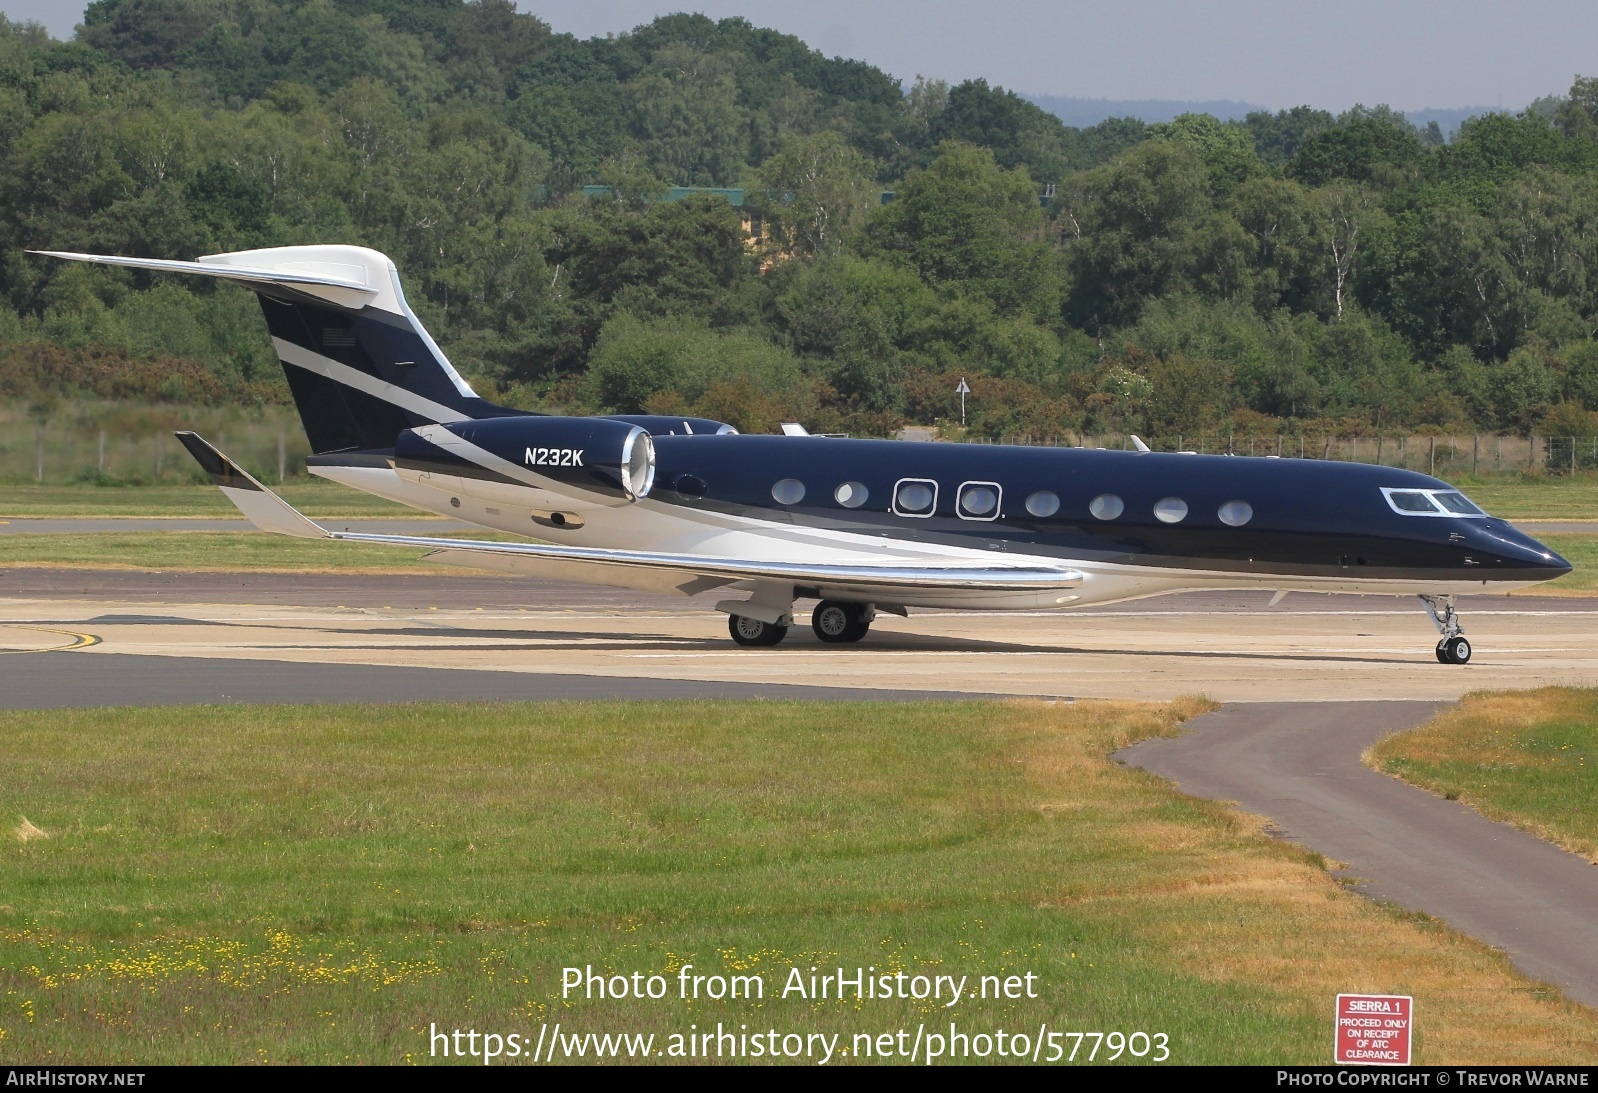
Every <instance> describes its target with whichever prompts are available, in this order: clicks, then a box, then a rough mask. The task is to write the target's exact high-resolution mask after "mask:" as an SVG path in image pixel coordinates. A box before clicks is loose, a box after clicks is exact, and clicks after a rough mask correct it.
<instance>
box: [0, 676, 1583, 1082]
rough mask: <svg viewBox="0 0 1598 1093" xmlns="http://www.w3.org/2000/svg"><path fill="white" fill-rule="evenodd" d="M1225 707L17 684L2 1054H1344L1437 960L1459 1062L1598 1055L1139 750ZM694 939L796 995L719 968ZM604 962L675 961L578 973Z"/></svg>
mask: <svg viewBox="0 0 1598 1093" xmlns="http://www.w3.org/2000/svg"><path fill="white" fill-rule="evenodd" d="M1203 708H1204V705H1203V703H1201V702H1196V701H1190V702H1187V703H1183V704H1177V705H1175V706H1171V705H1167V706H1155V705H1146V704H1145V705H1134V704H1110V703H1080V704H1076V705H1052V704H1041V703H1020V702H1017V703H1005V704H979V703H950V704H920V705H878V704H800V703H677V704H671V703H653V704H533V705H453V706H451V705H437V706H391V707H370V706H367V707H362V706H335V707H276V708H273V707H221V708H216V707H212V708H183V709H141V710H79V711H48V712H43V711H37V712H36V711H29V712H11V713H8V714H7V717H6V729H5V734H6V743H5V748H6V776H5V778H4V779H0V816H4V817H5V818H6V819H5V822H6V828H7V830H8V831H9V830H10V829H11V828H13V827H14V828H15V833H14V834H12V835H8V837H7V838H6V839H5V840H4V842H3V843H0V900H3V903H0V1062H6V1063H20V1062H29V1063H39V1062H78V1063H89V1062H94V1063H111V1062H139V1063H161V1062H211V1063H237V1062H255V1061H264V1062H343V1061H350V1062H376V1063H398V1062H429V1061H433V1060H432V1056H431V1055H430V1046H429V1045H430V1043H431V1041H430V1038H429V1031H430V1029H431V1028H432V1027H433V1026H434V1025H437V1026H440V1027H442V1028H444V1029H446V1030H454V1029H456V1028H460V1029H472V1030H476V1031H478V1032H479V1033H482V1032H494V1033H496V1034H499V1035H502V1036H505V1035H508V1034H512V1033H514V1034H517V1035H519V1036H527V1037H530V1038H532V1039H534V1040H536V1038H537V1037H538V1035H539V1033H540V1029H541V1028H542V1029H544V1030H545V1031H546V1032H548V1031H550V1029H551V1026H553V1025H554V1024H555V1023H557V1022H558V1023H559V1024H560V1025H561V1029H562V1035H563V1036H570V1035H574V1034H577V1035H581V1034H586V1033H590V1032H593V1033H634V1034H644V1035H648V1034H654V1035H655V1036H656V1038H657V1039H656V1041H655V1049H656V1050H662V1051H669V1050H670V1049H671V1048H672V1045H673V1041H672V1040H671V1039H670V1037H671V1036H672V1035H673V1034H677V1035H678V1036H681V1034H683V1033H687V1032H691V1031H698V1032H703V1031H705V1030H707V1029H709V1030H712V1031H713V1030H714V1029H715V1027H716V1025H717V1024H718V1023H720V1024H721V1025H723V1026H728V1027H730V1028H731V1029H733V1030H743V1027H744V1026H747V1031H749V1032H760V1033H764V1032H766V1031H767V1030H773V1029H774V1030H776V1032H777V1034H778V1036H779V1037H781V1036H785V1035H788V1034H804V1035H809V1034H823V1035H827V1036H831V1035H838V1036H840V1037H841V1039H839V1040H838V1041H836V1043H835V1047H836V1048H839V1049H842V1050H843V1051H853V1049H855V1048H856V1047H857V1046H858V1045H857V1042H856V1041H855V1040H854V1036H855V1035H856V1034H870V1036H872V1037H876V1036H880V1035H884V1034H889V1033H896V1032H897V1031H898V1030H901V1029H903V1030H906V1039H905V1041H904V1043H905V1045H906V1046H907V1048H908V1046H909V1045H910V1043H911V1040H912V1039H913V1037H914V1036H915V1035H916V1030H917V1029H918V1028H924V1029H925V1030H926V1031H938V1032H940V1034H941V1033H942V1032H943V1031H945V1030H947V1029H948V1026H949V1024H950V1023H951V1022H952V1023H953V1024H955V1025H956V1026H958V1029H959V1030H961V1031H963V1032H965V1033H967V1034H972V1033H985V1034H988V1035H989V1036H991V1035H992V1034H994V1033H995V1032H996V1031H997V1030H999V1029H1001V1028H1002V1029H1004V1030H1005V1031H1006V1033H1007V1034H1013V1033H1015V1032H1018V1031H1025V1032H1027V1034H1028V1035H1029V1036H1034V1035H1035V1032H1033V1030H1037V1029H1039V1027H1040V1026H1046V1027H1047V1028H1048V1029H1052V1030H1057V1031H1061V1032H1073V1031H1085V1032H1089V1033H1092V1032H1101V1033H1110V1032H1119V1033H1122V1034H1129V1033H1133V1032H1144V1033H1149V1034H1154V1033H1163V1034H1164V1035H1165V1036H1166V1037H1167V1038H1168V1041H1167V1042H1168V1046H1169V1050H1170V1056H1171V1058H1170V1061H1172V1062H1176V1063H1203V1062H1239V1063H1280V1062H1302V1063H1323V1062H1326V1061H1328V1058H1327V1057H1328V1055H1329V1051H1330V1038H1331V1037H1330V1032H1331V1024H1330V1020H1331V1012H1332V1005H1333V996H1334V994H1336V993H1337V992H1338V991H1349V990H1353V991H1383V992H1387V991H1391V992H1396V993H1404V994H1413V995H1415V996H1416V1004H1417V1012H1418V1014H1419V1020H1418V1037H1417V1052H1418V1059H1419V1061H1421V1062H1428V1063H1441V1062H1465V1061H1474V1062H1494V1061H1512V1060H1519V1061H1536V1062H1543V1063H1553V1062H1588V1063H1591V1062H1593V1061H1598V1016H1595V1015H1594V1014H1593V1013H1592V1012H1591V1011H1589V1010H1586V1009H1583V1008H1581V1007H1577V1006H1574V1005H1572V1004H1570V1003H1567V1002H1565V1001H1563V1000H1562V999H1560V998H1559V997H1558V996H1556V995H1555V994H1553V993H1552V992H1550V991H1546V990H1539V989H1536V988H1533V987H1531V985H1530V984H1528V983H1527V982H1526V981H1525V980H1524V979H1522V978H1520V977H1519V976H1518V975H1516V974H1515V973H1514V972H1513V971H1512V970H1511V969H1510V967H1509V965H1508V964H1507V962H1506V961H1505V960H1504V959H1503V957H1502V955H1501V954H1497V953H1494V952H1493V951H1491V950H1489V949H1488V948H1486V947H1485V946H1482V945H1479V944H1477V943H1475V942H1472V941H1470V940H1468V939H1464V938H1461V937H1459V936H1458V935H1455V934H1453V933H1452V932H1450V931H1448V930H1447V929H1445V928H1443V927H1441V926H1440V925H1439V924H1437V923H1435V922H1433V921H1431V920H1427V919H1425V918H1424V917H1415V916H1407V915H1402V914H1399V913H1396V912H1393V911H1390V910H1387V909H1384V908H1382V907H1380V906H1377V905H1375V904H1372V903H1370V902H1368V901H1366V900H1364V899H1363V898H1361V897H1359V896H1356V895H1353V894H1351V893H1349V892H1347V891H1346V890H1345V889H1344V888H1342V887H1341V886H1340V885H1339V884H1338V883H1337V882H1336V881H1335V880H1334V879H1333V878H1332V877H1331V876H1330V875H1329V874H1328V873H1327V872H1326V871H1325V869H1324V866H1323V864H1322V863H1320V862H1319V860H1318V859H1316V858H1314V857H1313V856H1312V855H1308V854H1306V853H1304V852H1303V851H1301V850H1299V849H1296V848H1294V847H1293V846H1291V845H1289V844H1286V843H1283V842H1281V841H1279V840H1274V839H1270V838H1267V837H1265V836H1264V835H1263V834H1262V833H1261V832H1260V830H1259V829H1258V827H1257V821H1255V820H1252V819H1250V818H1247V817H1243V816H1241V815H1239V814H1237V813H1234V812H1232V811H1230V810H1229V809H1227V808H1225V807H1223V806H1221V805H1218V804H1214V803H1209V802H1204V801H1199V800H1194V799H1189V798H1185V797H1183V796H1181V795H1179V794H1177V793H1176V792H1174V791H1173V790H1172V789H1171V787H1170V786H1169V785H1168V784H1166V783H1164V782H1161V781H1160V780H1158V779H1156V778H1154V777H1152V776H1150V775H1147V774H1144V773H1142V772H1138V771H1133V770H1128V769H1124V768H1121V767H1119V766H1117V765H1115V764H1114V763H1112V762H1111V761H1109V759H1108V755H1109V753H1110V752H1111V751H1112V750H1113V749H1114V748H1116V747H1118V746H1121V745H1124V744H1126V743H1128V742H1130V741H1132V740H1134V739H1138V738H1142V737H1146V736H1149V735H1152V734H1161V733H1169V732H1171V731H1173V729H1174V726H1175V725H1176V723H1177V722H1178V720H1179V719H1180V717H1181V716H1182V714H1183V713H1191V712H1197V711H1199V710H1201V709H1203ZM689 965H692V969H693V973H692V974H701V975H704V976H707V977H711V976H722V977H727V976H731V975H733V974H741V975H753V976H759V977H760V981H761V983H762V984H763V987H764V998H763V999H762V1000H760V1001H752V1000H748V999H742V998H741V999H738V1000H736V1001H734V1000H730V999H723V1000H720V1001H716V1000H709V999H705V998H701V999H699V1000H697V1001H695V1000H692V999H690V1000H688V1001H683V1000H681V999H680V998H679V997H678V992H679V990H680V983H681V982H683V980H682V979H680V978H679V977H680V976H683V975H685V974H688V973H686V972H685V971H684V969H685V968H687V967H688V966H689ZM588 966H592V968H593V969H594V970H596V971H598V972H603V973H604V974H606V975H612V974H620V975H631V973H633V972H639V973H644V974H645V975H648V974H650V973H658V974H660V975H661V976H662V977H663V978H662V981H661V982H662V983H663V984H665V985H666V986H667V988H668V990H669V993H668V994H667V997H665V998H662V999H660V1000H653V1001H651V1000H647V999H646V1000H642V1001H637V1000H616V999H605V1000H590V999H584V998H581V997H567V998H564V999H563V998H562V976H563V969H565V968H567V967H578V968H586V967H588ZM812 967H815V968H817V969H819V970H821V971H827V972H830V971H833V970H835V969H836V968H838V967H843V968H848V969H854V968H856V967H871V968H875V969H876V970H877V972H878V973H887V974H889V975H895V974H897V973H899V972H904V973H905V974H906V975H907V976H909V977H912V978H910V979H907V980H906V982H907V983H910V982H913V981H914V980H913V977H914V976H916V975H929V976H937V975H950V976H954V977H957V978H958V977H962V976H965V977H969V979H968V980H967V982H968V983H969V984H970V986H971V988H972V989H975V988H976V986H977V984H978V983H979V982H980V977H982V976H984V975H992V976H999V977H1008V976H1016V977H1021V978H1017V980H1016V981H1015V983H1016V985H1017V987H1018V988H1019V987H1020V985H1021V984H1022V983H1024V982H1025V980H1024V977H1025V976H1027V975H1029V974H1030V975H1032V976H1034V977H1035V978H1034V979H1033V980H1032V981H1031V983H1032V987H1033V991H1034V993H1035V995H1036V997H1024V996H1023V997H1019V998H1014V999H995V998H989V999H986V1000H983V999H981V998H970V997H967V998H965V999H964V1000H963V1001H960V1002H959V1003H958V1004H957V1005H955V1006H953V1007H949V1006H945V1005H943V1004H941V1003H940V1002H938V1001H933V1000H930V999H928V1000H922V1001H917V1000H914V999H909V1000H899V999H892V1000H887V999H869V998H868V999H865V1000H855V999H853V998H847V999H846V1000H844V1001H841V1002H840V1001H838V1000H836V999H835V998H827V999H824V1000H818V999H814V998H800V997H796V996H792V995H790V996H789V997H782V990H783V988H784V987H785V986H787V985H789V980H788V976H789V974H790V970H791V969H794V968H797V969H799V973H800V975H801V976H802V977H804V978H806V979H808V976H809V974H810V971H809V969H811V968H812ZM818 974H819V972H818ZM641 982H647V980H642V981H641ZM994 982H995V983H996V984H997V983H999V982H1002V980H995V981H994ZM712 987H714V980H711V979H708V978H707V980H706V982H705V989H706V990H709V989H711V988H712ZM1023 989H1024V988H1023ZM579 993H581V992H579ZM944 1001H947V996H945V999H944ZM1045 1039H1046V1037H1045ZM568 1042H569V1041H568ZM929 1042H930V1041H929ZM1076 1042H1077V1043H1079V1044H1085V1046H1081V1047H1080V1048H1079V1054H1080V1056H1081V1059H1079V1061H1085V1059H1086V1056H1087V1054H1088V1051H1089V1048H1090V1047H1091V1046H1092V1044H1093V1041H1092V1040H1091V1039H1089V1040H1087V1041H1082V1040H1080V1039H1079V1040H1078V1041H1076ZM678 1043H679V1044H680V1043H681V1041H678ZM879 1043H880V1042H879V1041H876V1040H873V1044H879ZM1072 1043H1073V1042H1072V1041H1071V1040H1070V1039H1065V1040H1062V1041H1061V1046H1062V1049H1064V1050H1068V1049H1070V1047H1071V1046H1072ZM1104 1043H1105V1044H1111V1043H1113V1041H1109V1040H1106V1041H1104ZM974 1044H975V1047H974V1048H973V1049H974V1050H977V1049H980V1046H981V1041H975V1042H974ZM1132 1045H1133V1046H1136V1047H1141V1048H1142V1049H1143V1051H1144V1055H1145V1058H1146V1057H1148V1055H1149V1053H1151V1052H1152V1051H1154V1050H1156V1049H1154V1048H1153V1047H1152V1046H1150V1045H1149V1044H1148V1043H1147V1042H1145V1041H1139V1040H1133V1042H1132ZM994 1046H995V1045H994V1043H993V1041H991V1040H990V1041H988V1049H989V1050H990V1051H991V1050H993V1048H994ZM1013 1046H1014V1044H1013V1042H1012V1047H1013ZM815 1050H816V1051H817V1053H818V1054H819V1053H820V1051H821V1050H823V1049H822V1046H821V1045H820V1044H819V1043H816V1044H815ZM1110 1051H1111V1048H1110V1047H1108V1046H1104V1047H1101V1048H1100V1050H1099V1055H1098V1060H1097V1061H1104V1060H1105V1057H1106V1056H1107V1055H1108V1054H1109V1052H1110ZM1044 1057H1045V1058H1047V1050H1046V1049H1045V1053H1044ZM1130 1058H1131V1056H1130V1055H1129V1053H1128V1052H1127V1050H1126V1049H1125V1048H1123V1050H1122V1052H1121V1058H1120V1060H1118V1061H1127V1060H1128V1059H1130ZM839 1059H845V1060H847V1061H850V1062H855V1061H866V1060H863V1059H861V1058H860V1057H859V1055H856V1054H850V1055H837V1056H835V1057H834V1062H836V1061H839ZM662 1061H669V1057H662Z"/></svg>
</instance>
